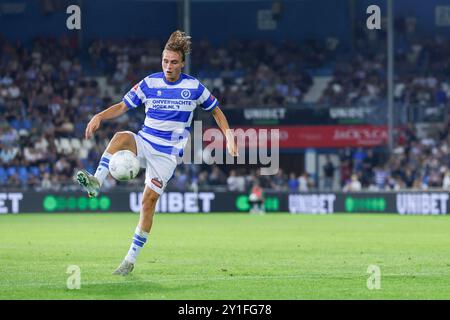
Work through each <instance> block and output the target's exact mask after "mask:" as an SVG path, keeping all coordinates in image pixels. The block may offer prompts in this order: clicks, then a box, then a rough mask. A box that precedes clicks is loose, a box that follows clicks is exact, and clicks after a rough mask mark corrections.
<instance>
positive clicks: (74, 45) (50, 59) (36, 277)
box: [0, 0, 450, 315]
mask: <svg viewBox="0 0 450 320" xmlns="http://www.w3.org/2000/svg"><path fill="white" fill-rule="evenodd" d="M392 2H393V9H394V19H393V22H394V23H393V24H394V28H395V35H394V45H395V50H394V51H395V64H394V74H395V79H394V80H395V81H394V92H393V93H394V109H393V110H394V112H393V115H392V117H390V118H389V117H388V114H389V108H388V104H389V103H388V102H389V101H388V100H389V99H388V86H387V78H388V77H387V75H388V74H389V72H388V56H387V52H388V48H387V42H388V41H387V40H388V39H387V38H388V37H387V33H386V30H387V20H386V14H387V4H388V1H375V0H374V1H366V0H348V1H347V0H342V1H335V0H314V1H313V0H298V1H295V0H270V1H258V0H254V1H253V0H245V1H237V0H236V1H219V0H210V1H208V0H198V1H197V0H191V1H189V3H190V5H189V9H190V10H189V12H187V11H186V10H185V9H186V7H185V4H186V2H184V1H170V0H168V1H150V0H149V1H145V0H139V1H138V0H127V1H122V0H116V1H106V0H105V1H100V0H80V1H75V0H74V1H64V0H59V1H58V0H40V1H38V0H17V1H13V0H0V34H1V36H0V48H1V53H0V300H3V299H159V300H160V299H189V300H190V299H203V300H209V299H240V300H245V299H264V300H267V299H448V298H449V297H450V293H449V290H448V288H449V287H450V277H449V276H448V270H449V266H450V261H448V259H447V257H449V256H450V239H449V237H448V234H449V231H450V224H449V222H450V221H449V220H448V215H446V216H444V215H445V214H447V213H448V212H449V208H450V204H449V194H448V189H449V185H450V176H449V173H448V172H449V171H448V168H449V164H450V158H449V155H450V151H449V142H450V140H449V130H448V129H449V122H448V121H449V119H448V111H449V104H450V102H449V98H450V80H449V74H450V72H449V71H450V43H449V38H450V4H449V3H448V1H447V0H427V1H422V0H394V1H392ZM72 4H78V5H79V6H80V8H81V30H68V29H67V27H66V20H67V18H68V17H69V14H67V13H66V9H67V7H68V6H69V5H72ZM373 4H376V5H379V6H380V8H381V15H382V29H381V30H368V29H367V27H366V19H367V18H368V16H369V15H368V14H367V13H366V9H367V7H368V6H369V5H373ZM189 15H190V16H191V18H190V19H189V23H188V24H186V20H185V17H186V16H189ZM186 28H188V29H189V32H188V33H189V34H190V35H192V37H193V48H192V49H193V52H192V55H191V61H190V73H191V74H192V75H194V76H196V77H198V78H199V79H200V80H201V81H203V82H204V83H205V84H206V85H207V86H208V87H209V88H210V89H211V90H212V92H213V94H214V95H215V96H216V97H217V98H218V99H219V101H220V105H221V107H222V109H223V110H224V113H225V114H226V116H227V117H228V118H229V120H230V125H231V126H232V127H234V128H236V127H253V128H260V127H265V128H267V127H269V128H278V129H280V131H281V137H282V140H281V143H280V146H281V148H280V168H281V169H282V171H280V173H279V174H278V175H276V176H268V177H264V176H261V175H260V174H259V170H258V166H255V165H217V166H208V165H182V166H180V167H179V170H177V172H176V175H175V177H174V178H173V179H172V181H171V182H170V184H169V185H168V190H167V192H166V193H165V194H164V195H163V196H162V198H161V199H160V201H159V203H158V207H157V214H156V216H155V225H154V227H153V229H152V231H151V235H150V238H149V242H148V244H147V246H146V247H145V249H144V250H142V253H141V255H140V257H139V259H140V260H139V262H138V264H137V266H136V270H134V271H133V273H132V274H131V275H130V276H128V277H124V278H117V277H115V276H112V275H111V272H112V271H113V270H114V269H115V268H116V267H117V264H118V263H119V262H120V259H121V258H122V254H123V253H125V252H126V250H127V249H128V245H129V241H130V235H131V234H132V232H133V230H134V228H135V225H136V222H137V218H138V215H137V212H138V211H139V199H140V192H141V191H142V186H143V179H142V178H143V176H142V173H141V175H140V177H139V178H138V179H135V180H133V181H131V182H130V183H127V184H126V183H121V184H117V183H116V181H114V180H112V179H109V180H108V181H107V183H106V184H105V190H104V192H102V193H101V195H100V197H99V198H97V199H89V198H87V196H86V194H85V193H82V192H81V191H80V189H79V187H78V186H77V185H76V184H75V183H74V182H73V181H72V175H73V173H74V171H75V170H76V169H78V168H82V167H85V168H87V169H88V170H90V171H91V172H93V171H94V170H95V168H96V165H97V162H98V161H99V158H100V155H101V154H102V152H103V150H104V148H105V146H106V144H107V143H108V141H109V139H110V138H111V137H112V136H113V134H114V132H115V131H116V130H124V129H130V130H137V129H138V128H139V126H140V125H141V122H142V119H143V116H144V115H143V112H142V109H138V110H135V111H130V112H128V113H127V114H126V115H125V116H124V117H122V118H120V119H117V120H116V121H109V122H106V123H104V125H103V127H102V128H101V130H99V131H98V132H97V134H96V135H95V138H94V139H92V140H90V141H86V140H84V139H83V135H84V130H85V126H86V124H87V122H88V120H89V119H90V117H91V116H92V115H93V114H94V113H95V112H98V111H99V110H102V109H104V108H105V107H107V106H109V105H111V104H112V103H115V102H117V101H119V100H120V99H122V97H123V94H124V93H125V92H126V91H127V90H129V88H130V87H132V86H133V85H134V84H135V83H136V82H137V81H138V80H140V79H141V78H142V77H144V76H145V75H147V74H148V73H152V72H156V71H159V70H160V69H161V65H160V58H161V49H162V46H163V45H164V43H165V41H166V40H167V38H168V36H169V34H170V33H171V32H173V31H174V30H175V29H182V30H185V29H186ZM195 116H196V119H199V120H202V121H203V127H204V128H208V127H215V124H214V123H213V121H212V119H211V117H210V115H209V114H206V113H202V112H197V113H196V115H195ZM389 119H391V120H392V125H393V128H394V135H393V140H392V144H391V145H390V143H389V142H390V139H389V134H388V131H387V130H388V127H389ZM188 150H189V152H198V150H192V149H188ZM330 163H331V164H332V166H330ZM326 164H328V165H327V170H324V169H325V168H324V166H325V165H326ZM325 171H326V172H327V174H326V172H325ZM256 180H259V181H260V182H261V185H262V186H263V187H264V190H265V193H266V201H265V207H266V211H267V212H268V214H265V215H253V214H247V212H249V210H250V203H249V192H250V188H251V187H252V185H253V183H254V182H255V181H256ZM159 212H170V213H171V214H165V213H163V214H159ZM197 212H198V213H197ZM210 212H214V214H208V213H210ZM225 212H226V213H225ZM288 212H291V213H298V214H288ZM11 213H12V214H11ZM14 213H19V214H14ZM26 213H30V214H26ZM64 213H67V214H64ZM84 213H87V214H84ZM239 213H241V214H239ZM300 213H309V214H300ZM330 213H339V214H330ZM368 213H370V214H368ZM377 213H383V214H377ZM384 213H391V214H384ZM411 215H414V216H411ZM422 215H423V216H422ZM429 215H433V216H429ZM71 267H77V268H78V269H79V270H80V271H81V280H80V283H81V288H80V290H72V288H73V287H72V288H70V284H71V283H70V279H73V277H72V276H74V275H75V274H72V273H71V272H73V271H70V270H74V269H73V268H72V269H71ZM377 268H378V270H379V271H380V273H379V276H380V277H381V278H379V279H378V280H379V281H378V284H379V285H378V287H377V284H376V282H377V281H376V274H374V273H373V270H376V269H377ZM373 280H375V281H373ZM380 281H381V282H380ZM380 283H381V285H380ZM72 284H73V283H72ZM266 303H269V304H270V302H269V301H264V304H266ZM182 304H183V306H184V305H185V304H184V303H182ZM205 305H207V304H206V303H205ZM33 310H34V309H33ZM152 310H154V309H152ZM298 310H300V308H299V309H298ZM330 310H333V312H334V311H335V308H331V309H330ZM278 311H279V310H278ZM163 312H165V313H166V314H168V315H169V314H171V313H173V310H172V309H170V308H166V309H165V310H164V311H163ZM276 312H277V310H276V308H275V306H274V308H273V313H274V315H275V313H276ZM174 314H176V311H175V313H174Z"/></svg>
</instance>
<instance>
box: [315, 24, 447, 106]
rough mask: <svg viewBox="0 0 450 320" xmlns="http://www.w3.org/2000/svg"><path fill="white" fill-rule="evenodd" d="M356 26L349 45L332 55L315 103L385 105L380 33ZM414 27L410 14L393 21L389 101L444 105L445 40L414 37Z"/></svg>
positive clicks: (383, 38) (384, 60) (382, 37)
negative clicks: (327, 75)
mask: <svg viewBox="0 0 450 320" xmlns="http://www.w3.org/2000/svg"><path fill="white" fill-rule="evenodd" d="M358 30H359V33H357V35H356V41H355V43H356V44H355V48H354V50H353V51H351V52H350V53H349V54H346V55H345V57H342V58H341V59H338V60H337V63H336V65H335V67H334V70H333V75H332V78H331V80H330V82H329V83H328V86H327V87H326V88H325V90H324V91H323V93H322V96H321V97H320V99H319V101H318V102H319V104H325V105H329V104H332V105H340V106H380V105H384V104H386V95H387V86H386V83H387V81H386V79H387V76H386V74H387V73H386V66H387V54H386V52H387V49H386V35H385V33H384V32H378V33H373V32H372V33H371V32H370V31H368V30H367V28H358ZM361 30H364V31H361ZM414 30H415V22H414V19H413V18H408V19H403V20H402V19H400V20H399V21H397V22H396V48H395V52H394V59H395V75H394V76H395V81H394V82H395V84H394V99H395V102H396V103H398V104H407V105H419V106H446V107H447V108H449V106H450V80H449V78H448V70H449V68H450V40H449V39H448V38H447V37H443V36H434V37H419V36H417V34H416V33H415V32H414ZM361 32H363V34H360V33H361Z"/></svg>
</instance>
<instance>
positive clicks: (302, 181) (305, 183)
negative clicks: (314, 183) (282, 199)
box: [298, 171, 310, 192]
mask: <svg viewBox="0 0 450 320" xmlns="http://www.w3.org/2000/svg"><path fill="white" fill-rule="evenodd" d="M309 186H310V181H309V177H308V173H307V172H306V171H304V172H303V173H302V174H301V175H300V177H299V178H298V191H300V192H308V190H309Z"/></svg>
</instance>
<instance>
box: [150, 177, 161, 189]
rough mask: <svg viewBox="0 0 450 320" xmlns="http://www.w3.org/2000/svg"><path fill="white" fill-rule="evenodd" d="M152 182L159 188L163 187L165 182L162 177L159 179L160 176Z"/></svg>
mask: <svg viewBox="0 0 450 320" xmlns="http://www.w3.org/2000/svg"><path fill="white" fill-rule="evenodd" d="M151 181H152V183H153V184H154V185H155V186H157V187H158V188H160V189H161V188H162V187H163V182H162V180H161V179H158V178H156V177H155V178H153V179H152V180H151Z"/></svg>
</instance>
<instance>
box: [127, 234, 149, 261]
mask: <svg viewBox="0 0 450 320" xmlns="http://www.w3.org/2000/svg"><path fill="white" fill-rule="evenodd" d="M147 238H148V232H145V231H142V230H141V229H140V228H139V227H136V230H135V231H134V237H133V241H132V242H131V246H130V250H128V253H127V255H126V256H125V260H127V261H129V262H131V263H136V258H137V257H138V255H139V252H140V251H141V249H142V247H143V246H144V244H145V243H146V242H147Z"/></svg>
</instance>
